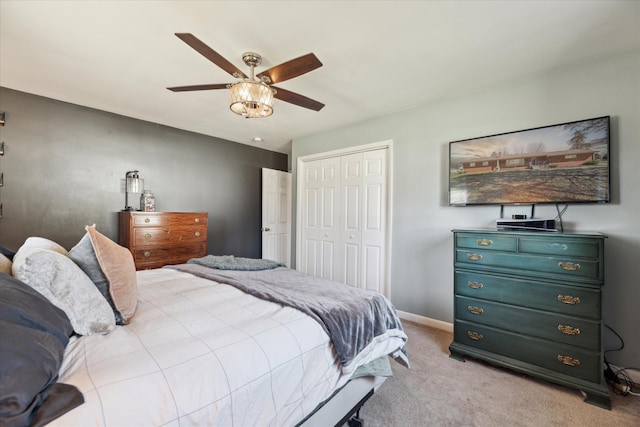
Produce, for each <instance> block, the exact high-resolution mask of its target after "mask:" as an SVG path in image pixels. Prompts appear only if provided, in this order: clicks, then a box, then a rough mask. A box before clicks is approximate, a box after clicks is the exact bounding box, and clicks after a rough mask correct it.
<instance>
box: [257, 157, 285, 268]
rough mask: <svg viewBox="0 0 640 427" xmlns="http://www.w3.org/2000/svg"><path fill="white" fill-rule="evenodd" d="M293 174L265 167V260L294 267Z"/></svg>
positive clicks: (263, 233) (263, 174) (263, 209)
mask: <svg viewBox="0 0 640 427" xmlns="http://www.w3.org/2000/svg"><path fill="white" fill-rule="evenodd" d="M291 181H292V180H291V173H289V172H283V171H278V170H274V169H267V168H262V258H265V259H270V260H273V261H278V262H282V263H284V264H286V265H287V266H290V265H291Z"/></svg>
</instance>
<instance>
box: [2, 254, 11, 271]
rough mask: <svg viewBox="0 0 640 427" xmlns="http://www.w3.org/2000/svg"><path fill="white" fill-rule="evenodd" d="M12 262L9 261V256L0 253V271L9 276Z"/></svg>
mask: <svg viewBox="0 0 640 427" xmlns="http://www.w3.org/2000/svg"><path fill="white" fill-rule="evenodd" d="M12 264H13V263H12V262H11V260H10V259H9V258H7V257H6V256H4V255H3V254H0V273H6V274H8V275H9V276H11V265H12Z"/></svg>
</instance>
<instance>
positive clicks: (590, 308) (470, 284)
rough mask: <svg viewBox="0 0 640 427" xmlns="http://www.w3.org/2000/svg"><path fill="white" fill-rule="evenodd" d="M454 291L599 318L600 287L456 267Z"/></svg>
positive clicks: (487, 298)
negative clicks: (529, 278) (494, 273)
mask: <svg viewBox="0 0 640 427" xmlns="http://www.w3.org/2000/svg"><path fill="white" fill-rule="evenodd" d="M454 288H455V294H456V295H464V296H468V297H472V298H479V299H483V300H491V301H496V302H502V303H506V304H514V305H520V306H523V307H530V308H536V309H540V310H548V311H552V312H555V313H562V314H566V315H569V316H582V317H588V318H591V319H594V320H600V313H601V307H600V301H601V295H600V293H601V291H600V288H599V287H598V288H594V287H587V286H577V285H576V286H572V285H562V284H558V283H551V282H547V281H544V280H537V281H536V280H527V279H524V278H514V277H505V276H499V275H493V274H485V273H479V272H475V271H464V270H456V271H455V274H454Z"/></svg>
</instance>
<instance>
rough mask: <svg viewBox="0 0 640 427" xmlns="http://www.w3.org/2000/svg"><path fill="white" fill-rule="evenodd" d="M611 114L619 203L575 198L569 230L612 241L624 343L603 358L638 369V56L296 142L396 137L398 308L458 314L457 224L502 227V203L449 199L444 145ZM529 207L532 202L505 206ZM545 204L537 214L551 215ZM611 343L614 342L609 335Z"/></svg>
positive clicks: (305, 147)
mask: <svg viewBox="0 0 640 427" xmlns="http://www.w3.org/2000/svg"><path fill="white" fill-rule="evenodd" d="M606 115H610V116H611V124H612V135H611V136H612V139H611V168H612V177H611V183H612V192H613V201H612V203H610V204H608V205H571V206H570V207H569V209H568V210H567V212H566V214H565V215H564V217H563V218H564V225H565V230H573V231H600V232H602V233H605V234H607V235H608V239H607V241H606V244H605V250H606V260H605V278H606V285H605V289H604V296H605V302H604V319H605V322H606V324H608V325H609V326H611V327H612V328H613V329H615V330H616V331H617V332H618V333H619V334H620V335H621V336H622V337H623V338H624V340H625V345H626V346H625V348H624V350H623V351H621V352H615V353H609V354H608V359H609V360H611V361H614V362H616V363H618V364H620V365H623V366H637V365H638V363H637V361H638V360H640V334H638V330H637V326H638V319H637V317H636V316H637V311H638V302H639V301H640V286H638V279H637V277H638V272H637V271H636V270H637V268H636V265H637V263H638V261H637V256H638V254H639V253H640V226H638V216H639V214H640V196H639V194H640V190H639V186H640V172H639V171H640V167H639V164H638V162H639V160H640V51H635V52H631V53H627V54H624V55H618V56H614V57H609V58H605V59H601V60H596V61H591V62H583V63H579V64H575V65H573V66H570V67H566V68H562V69H558V70H555V71H553V72H549V73H546V74H543V75H535V76H531V77H529V78H526V79H522V80H519V81H515V82H508V83H505V84H502V85H499V86H495V87H490V88H486V89H485V90H481V91H477V92H474V93H470V94H466V95H461V96H459V97H456V98H451V99H446V100H442V101H441V102H437V103H433V104H431V105H427V106H423V107H420V108H414V109H411V110H408V111H404V112H401V113H397V114H393V115H388V116H385V117H380V118H377V119H375V120H369V121H366V122H363V123H359V124H356V125H353V126H349V127H345V128H342V129H335V130H332V131H329V132H324V133H320V134H316V135H311V136H307V137H304V138H299V139H296V140H294V141H293V147H292V157H291V163H292V165H293V168H294V177H295V167H296V162H297V159H298V157H301V156H306V155H309V154H315V153H320V152H325V151H330V150H335V149H340V148H345V147H350V146H356V145H362V144H367V143H372V142H377V141H383V140H388V139H391V140H393V141H394V152H393V174H394V176H393V207H392V209H393V224H392V262H391V299H392V302H393V303H394V305H395V306H396V308H397V309H398V310H402V311H406V312H409V313H413V314H416V315H419V316H424V317H428V318H433V319H438V320H442V321H446V322H452V321H453V266H452V264H453V241H452V235H451V232H450V230H452V229H454V228H468V227H481V228H482V227H485V228H486V227H490V228H492V227H495V219H496V218H498V217H499V207H497V206H489V207H449V206H448V205H447V190H448V188H447V185H448V184H447V171H448V143H449V142H450V141H454V140H460V139H466V138H474V137H479V136H485V135H492V134H496V133H502V132H509V131H517V130H521V129H528V128H532V127H538V126H545V125H551V124H555V123H562V122H568V121H573V120H581V119H586V118H591V117H598V116H606ZM510 209H511V210H513V212H520V211H522V210H524V212H523V213H528V209H529V208H524V207H521V208H508V209H506V210H505V212H506V214H507V216H510V215H511V213H512V211H511V210H510ZM555 215H556V212H555V207H551V206H541V207H538V208H537V209H536V217H542V218H547V217H549V218H553V217H555ZM605 345H606V348H613V347H617V346H618V342H617V341H616V340H615V339H614V338H613V335H612V334H611V333H609V331H606V332H605Z"/></svg>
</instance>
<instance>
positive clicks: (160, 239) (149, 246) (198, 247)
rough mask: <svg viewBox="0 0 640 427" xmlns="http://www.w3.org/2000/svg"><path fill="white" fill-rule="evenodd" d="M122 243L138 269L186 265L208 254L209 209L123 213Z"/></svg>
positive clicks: (121, 213) (121, 224)
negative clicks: (193, 259)
mask: <svg viewBox="0 0 640 427" xmlns="http://www.w3.org/2000/svg"><path fill="white" fill-rule="evenodd" d="M119 219H120V230H119V231H120V232H119V234H120V245H122V246H124V247H126V248H127V249H129V250H130V251H131V254H132V255H133V260H134V262H135V264H136V269H137V270H144V269H149V268H159V267H162V266H164V265H167V264H183V263H185V262H186V261H187V260H188V259H190V258H197V257H203V256H205V255H206V254H207V222H208V214H207V213H206V212H120V218H119Z"/></svg>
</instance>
